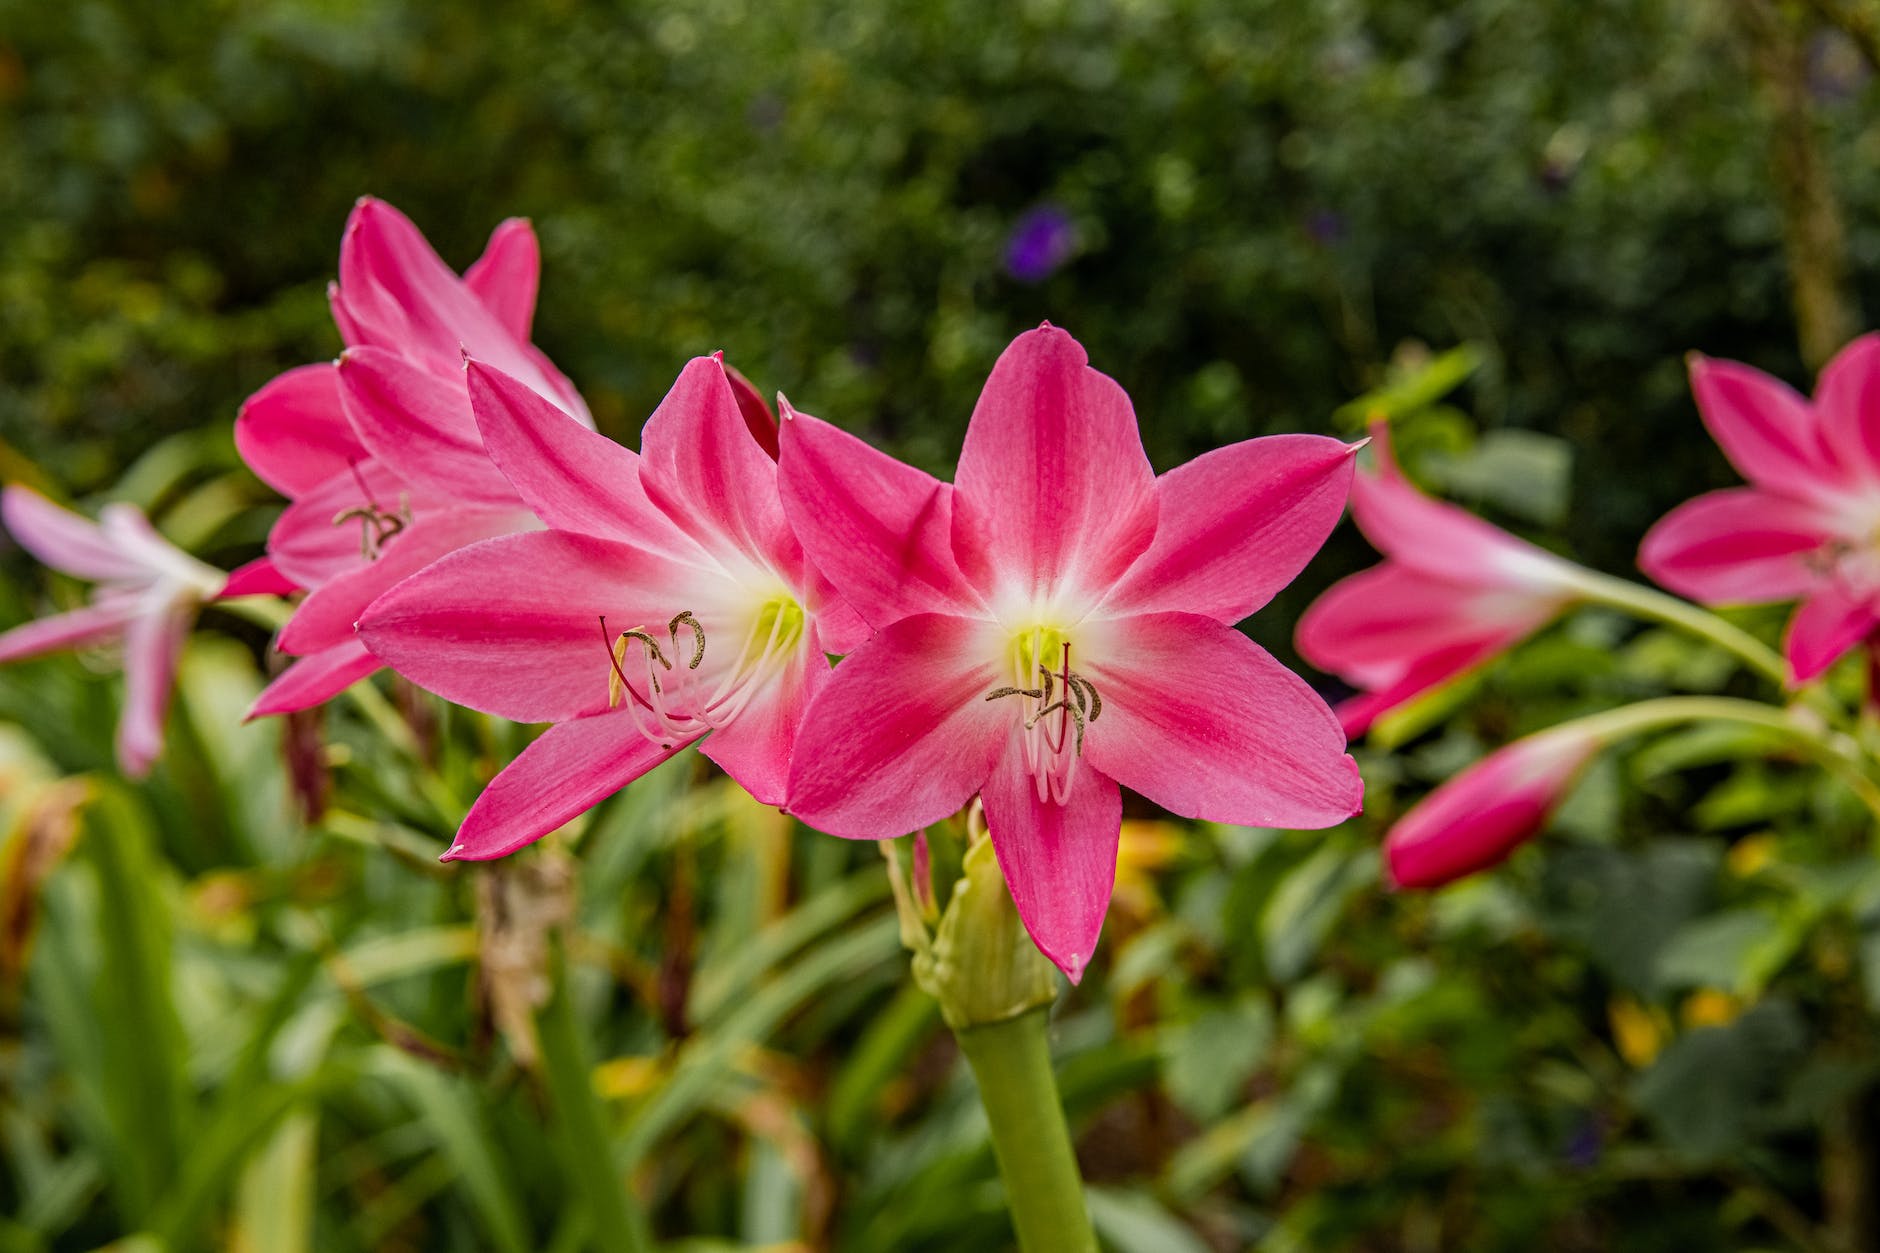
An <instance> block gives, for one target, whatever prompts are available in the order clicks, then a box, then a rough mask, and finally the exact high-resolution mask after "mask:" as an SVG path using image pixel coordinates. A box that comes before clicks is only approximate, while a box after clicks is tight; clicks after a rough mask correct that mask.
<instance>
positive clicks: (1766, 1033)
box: [1632, 1001, 1807, 1162]
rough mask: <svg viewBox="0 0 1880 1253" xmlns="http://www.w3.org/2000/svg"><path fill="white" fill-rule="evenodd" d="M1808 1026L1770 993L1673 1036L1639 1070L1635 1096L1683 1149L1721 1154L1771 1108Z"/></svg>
mask: <svg viewBox="0 0 1880 1253" xmlns="http://www.w3.org/2000/svg"><path fill="white" fill-rule="evenodd" d="M1806 1045H1807V1031H1806V1029H1805V1028H1804V1026H1803V1024H1802V1018H1801V1015H1800V1014H1799V1013H1797V1012H1796V1010H1795V1009H1794V1007H1792V1006H1791V1005H1789V1004H1788V1003H1787V1002H1783V1001H1765V1002H1764V1003H1762V1004H1761V1005H1758V1006H1756V1007H1755V1008H1754V1009H1752V1010H1750V1011H1749V1012H1748V1013H1746V1014H1744V1015H1743V1016H1742V1017H1741V1018H1739V1019H1737V1020H1736V1021H1735V1022H1733V1023H1731V1024H1729V1025H1728V1026H1723V1027H1704V1028H1701V1029H1699V1030H1697V1031H1693V1032H1691V1033H1690V1034H1688V1035H1686V1036H1683V1037H1682V1038H1680V1039H1678V1040H1677V1041H1675V1042H1674V1043H1673V1044H1672V1045H1671V1047H1669V1048H1667V1049H1666V1050H1665V1051H1664V1053H1663V1054H1662V1055H1660V1057H1659V1058H1658V1060H1657V1062H1656V1063H1655V1064H1653V1066H1652V1068H1651V1069H1650V1070H1648V1071H1646V1072H1645V1073H1644V1074H1642V1075H1640V1076H1639V1077H1638V1080H1637V1082H1636V1083H1635V1084H1634V1085H1633V1088H1632V1096H1633V1099H1634V1100H1635V1101H1636V1102H1637V1103H1638V1106H1639V1108H1640V1109H1641V1110H1642V1111H1643V1112H1644V1113H1645V1115H1646V1116H1647V1117H1648V1118H1650V1119H1651V1120H1652V1122H1653V1124H1654V1125H1656V1127H1657V1128H1658V1131H1659V1134H1661V1135H1662V1136H1664V1138H1665V1139H1666V1140H1667V1141H1668V1142H1669V1143H1670V1144H1671V1146H1672V1147H1673V1148H1674V1149H1676V1150H1677V1151H1678V1152H1679V1153H1681V1154H1683V1155H1684V1156H1686V1157H1688V1158H1691V1159H1693V1160H1696V1161H1702V1162H1715V1161H1720V1160H1722V1159H1724V1158H1726V1157H1728V1156H1729V1155H1730V1154H1732V1153H1734V1152H1736V1151H1737V1150H1738V1149H1740V1148H1742V1147H1743V1145H1744V1144H1745V1143H1747V1142H1748V1140H1749V1138H1750V1136H1751V1135H1752V1134H1754V1132H1755V1131H1756V1130H1757V1128H1758V1126H1759V1125H1760V1124H1761V1123H1762V1122H1763V1121H1764V1120H1765V1119H1766V1118H1767V1117H1768V1116H1769V1115H1770V1113H1771V1107H1772V1106H1773V1104H1774V1100H1773V1098H1774V1097H1775V1096H1776V1095H1777V1094H1778V1093H1779V1092H1780V1090H1781V1087H1782V1083H1783V1079H1784V1077H1785V1076H1786V1075H1787V1074H1788V1073H1789V1071H1790V1069H1791V1068H1792V1067H1793V1066H1794V1065H1795V1063H1796V1061H1797V1060H1798V1059H1799V1058H1800V1057H1801V1055H1802V1051H1803V1049H1804V1048H1805V1047H1806Z"/></svg>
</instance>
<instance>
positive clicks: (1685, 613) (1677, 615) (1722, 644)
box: [1580, 571, 1789, 685]
mask: <svg viewBox="0 0 1880 1253" xmlns="http://www.w3.org/2000/svg"><path fill="white" fill-rule="evenodd" d="M1580 583H1581V589H1580V590H1581V594H1582V596H1583V597H1584V599H1585V600H1586V601H1588V602H1589V603H1591V604H1595V605H1605V606H1607V607H1608V608H1611V609H1618V610H1621V611H1623V612H1625V613H1629V614H1632V615H1633V616H1635V617H1639V618H1646V619H1650V620H1651V621H1654V622H1662V623H1664V624H1665V625H1666V626H1672V627H1676V628H1678V629H1679V630H1680V631H1687V632H1689V633H1690V634H1692V635H1695V636H1697V637H1698V638H1700V639H1705V640H1709V641H1710V642H1711V643H1712V644H1715V645H1716V646H1717V647H1718V648H1721V649H1723V650H1724V651H1725V652H1728V653H1734V654H1735V655H1736V656H1737V657H1738V658H1740V659H1741V660H1742V661H1743V662H1744V663H1745V664H1747V665H1748V666H1749V667H1750V669H1752V670H1755V671H1756V672H1757V673H1759V674H1761V675H1763V676H1764V677H1765V678H1769V679H1773V680H1775V682H1776V683H1777V684H1778V685H1785V684H1787V683H1788V681H1789V667H1788V663H1787V662H1785V661H1783V660H1782V657H1781V655H1780V654H1778V653H1777V652H1776V651H1775V650H1774V649H1773V648H1770V647H1769V646H1768V645H1767V644H1765V643H1763V642H1762V641H1761V640H1759V639H1757V638H1756V637H1755V636H1753V635H1751V634H1750V633H1749V632H1748V631H1745V630H1743V629H1742V628H1740V627H1735V626H1731V625H1730V624H1729V623H1728V622H1725V621H1724V620H1723V619H1722V618H1719V617H1718V616H1717V615H1716V614H1714V613H1711V612H1710V611H1709V610H1707V609H1700V608H1698V607H1697V606H1696V605H1693V604H1691V603H1690V602H1689V601H1683V600H1679V599H1678V598H1677V597H1675V596H1667V595H1665V594H1664V593H1663V592H1660V591H1656V590H1654V589H1652V588H1649V587H1643V586H1641V585H1639V584H1637V583H1630V582H1627V581H1626V580H1625V579H1615V578H1612V577H1611V576H1609V575H1604V574H1593V573H1591V572H1590V571H1589V572H1586V573H1585V575H1584V577H1583V578H1582V579H1581V580H1580Z"/></svg>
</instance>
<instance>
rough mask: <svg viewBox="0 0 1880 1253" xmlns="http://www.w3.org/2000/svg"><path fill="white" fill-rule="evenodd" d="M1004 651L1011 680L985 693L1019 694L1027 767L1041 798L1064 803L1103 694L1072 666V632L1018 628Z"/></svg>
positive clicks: (999, 696) (1099, 713) (991, 697)
mask: <svg viewBox="0 0 1880 1253" xmlns="http://www.w3.org/2000/svg"><path fill="white" fill-rule="evenodd" d="M1005 653H1006V663H1007V665H1008V667H1009V669H1010V672H1011V675H1012V682H1011V684H1010V685H1009V686H1006V687H996V688H994V689H992V690H991V691H990V692H987V693H986V699H987V700H1004V699H1006V698H1008V697H1012V698H1016V699H1017V701H1018V704H1019V711H1020V715H1019V716H1020V718H1021V719H1022V722H1023V726H1024V731H1025V741H1024V753H1025V769H1027V770H1029V771H1030V772H1031V777H1032V782H1033V783H1034V784H1035V785H1036V787H1037V789H1038V799H1039V800H1040V801H1050V802H1052V803H1054V804H1058V805H1062V804H1063V803H1064V802H1065V801H1066V800H1067V799H1068V798H1069V797H1070V794H1071V779H1072V778H1073V777H1074V775H1075V774H1076V770H1077V759H1078V758H1080V757H1082V756H1083V753H1084V730H1085V728H1086V726H1087V725H1088V724H1090V723H1092V722H1095V721H1096V720H1097V719H1098V718H1099V717H1100V716H1102V714H1103V699H1102V698H1101V697H1099V696H1098V695H1097V687H1096V684H1094V683H1092V682H1091V681H1090V680H1089V679H1087V678H1085V677H1084V676H1083V675H1081V674H1079V673H1077V672H1076V671H1075V670H1073V669H1071V641H1070V637H1069V636H1068V635H1067V634H1066V633H1065V632H1064V631H1063V630H1061V629H1059V628H1057V627H1047V626H1036V627H1033V628H1031V629H1030V630H1029V631H1020V632H1018V633H1017V634H1016V635H1014V636H1012V639H1011V642H1010V643H1009V644H1007V645H1006V650H1005Z"/></svg>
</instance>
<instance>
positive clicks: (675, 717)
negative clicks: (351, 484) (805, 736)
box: [359, 357, 865, 859]
mask: <svg viewBox="0 0 1880 1253" xmlns="http://www.w3.org/2000/svg"><path fill="white" fill-rule="evenodd" d="M468 378H469V395H470V397H471V402H472V405H473V408H474V411H475V414H476V420H477V422H478V424H479V427H480V430H481V433H482V439H483V444H484V447H485V448H486V449H487V452H488V455H489V457H490V458H492V459H493V461H494V463H495V465H496V466H499V467H501V473H502V475H504V476H506V477H507V481H508V482H509V483H510V484H512V485H513V489H514V491H515V492H516V493H517V494H518V495H519V497H520V499H522V500H523V501H525V502H527V505H528V507H529V508H530V509H532V510H533V512H534V513H535V514H536V515H537V516H539V517H540V518H541V520H542V521H543V522H544V523H546V524H547V526H548V528H549V529H547V530H542V531H535V532H532V533H527V534H518V535H508V536H504V537H501V538H497V539H491V540H489V541H487V542H485V543H480V544H475V545H472V546H470V547H466V548H463V549H461V550H459V551H457V552H454V553H452V554H450V555H449V556H447V557H444V558H443V559H442V560H439V561H437V562H436V563H435V564H432V565H430V566H429V567H428V568H426V569H425V570H423V571H422V572H420V573H418V574H416V575H414V576H413V577H411V578H408V579H406V580H404V581H403V582H401V583H399V584H398V585H397V586H396V587H394V588H393V589H391V590H390V591H389V592H387V593H386V594H385V595H383V596H381V597H380V598H379V599H378V600H376V601H375V602H374V603H373V604H372V605H371V606H370V607H369V608H368V609H367V610H366V612H365V614H364V615H363V617H362V618H361V619H360V622H359V635H360V638H361V639H362V640H363V641H364V643H365V645H366V646H367V647H368V648H370V649H371V650H372V652H373V653H374V654H375V655H376V656H377V657H378V658H379V659H380V660H382V661H384V662H385V663H386V664H388V665H390V666H391V667H392V668H393V669H394V670H396V671H398V672H399V673H400V674H402V675H404V676H405V677H406V678H408V679H410V680H412V681H413V682H415V683H417V684H418V685H419V686H421V687H425V688H428V689H429V690H431V691H433V692H436V693H437V694H438V695H440V696H443V697H445V698H446V699H448V700H452V701H455V702H457V703H458V704H461V705H467V706H469V707H470V708H473V709H480V710H483V711H485V712H488V713H493V714H496V715H498V716H500V717H504V718H511V719H514V720H515V721H518V722H552V723H554V724H555V725H554V726H553V727H551V728H549V730H548V731H546V732H545V733H544V734H543V735H542V736H541V737H540V738H539V739H537V740H536V741H535V743H534V744H532V745H530V746H529V748H528V749H527V750H525V751H524V752H523V753H522V755H521V756H519V757H518V758H517V759H516V760H515V761H514V762H512V763H511V764H510V765H509V767H508V768H507V769H505V770H504V771H503V772H502V773H501V774H499V775H498V776H497V777H496V779H495V780H494V781H492V782H491V784H490V786H489V787H488V788H487V789H486V790H485V791H484V792H483V794H482V796H480V797H479V798H478V799H477V801H476V803H475V805H473V806H472V808H471V810H470V813H469V815H468V816H467V817H466V818H465V820H464V823H463V827H462V829H461V830H460V831H459V832H458V835H457V839H456V841H455V842H454V843H453V844H452V845H451V848H450V850H449V851H448V852H447V853H446V854H445V856H446V859H451V858H469V859H483V858H491V857H500V856H503V855H504V854H507V853H510V852H513V851H514V850H516V849H517V848H520V847H521V846H523V845H524V844H527V843H529V842H531V841H533V840H535V839H538V838H540V837H541V836H543V835H545V834H546V833H548V832H549V831H552V830H554V829H555V828H556V827H559V826H561V825H562V824H563V823H565V822H567V821H569V820H570V819H572V818H574V817H575V816H576V815H578V814H580V813H581V812H582V811H584V810H586V809H588V808H589V807H591V806H593V805H594V804H596V803H598V802H599V801H601V800H602V799H604V798H605V797H607V796H609V795H611V794H612V793H613V792H615V791H617V790H619V789H620V788H621V787H623V786H624V785H626V784H627V783H629V782H631V781H632V780H633V779H636V778H638V777H639V776H640V775H642V774H644V773H645V772H646V771H648V770H650V769H652V768H653V767H654V766H655V765H658V764H659V763H660V762H662V761H664V760H666V759H667V758H668V757H670V756H672V755H673V754H674V753H677V752H678V751H680V750H681V749H683V748H684V747H686V746H687V745H688V744H692V743H699V744H700V747H701V750H702V751H703V752H704V753H705V754H706V755H707V756H708V757H710V758H711V759H712V760H713V761H715V762H717V763H718V764H719V765H720V766H722V767H723V768H724V769H725V771H726V772H727V773H729V774H730V775H731V776H732V777H733V778H734V779H736V780H737V781H738V782H739V783H740V784H742V785H743V786H744V787H745V788H746V789H747V790H748V791H750V793H751V794H752V795H753V796H755V797H757V798H758V799H759V800H761V801H764V802H765V803H767V804H778V803H781V802H782V800H783V797H784V787H785V783H786V781H787V778H788V772H789V767H790V758H791V751H792V746H793V744H794V742H795V739H796V734H797V729H798V726H799V725H800V723H801V722H802V718H803V711H804V708H805V707H806V706H807V705H808V703H809V700H810V698H811V697H812V696H813V695H815V693H816V692H817V691H818V690H819V689H820V688H821V686H822V685H823V684H824V683H825V682H826V681H827V679H828V676H829V663H828V660H827V658H826V657H825V656H824V653H825V651H836V652H839V651H843V650H845V649H847V648H849V647H852V646H853V644H854V643H855V642H856V639H857V638H858V632H865V628H864V627H863V626H862V624H861V623H860V622H859V620H857V619H856V618H855V617H854V615H853V613H852V612H850V611H848V610H847V609H846V607H845V606H844V605H842V603H841V602H840V601H839V600H837V599H835V598H834V596H833V594H832V593H831V591H830V589H829V588H828V586H827V584H826V583H825V582H824V581H823V580H822V579H821V578H820V576H818V575H817V574H816V572H815V571H814V570H813V569H811V568H810V566H809V564H808V562H807V561H806V560H805V558H804V555H803V549H802V546H801V545H800V544H799V543H798V541H797V539H796V537H795V535H794V534H793V533H792V532H791V530H790V527H789V526H788V524H787V523H786V522H785V520H784V515H783V505H782V502H781V501H780V500H779V499H778V495H777V465H776V462H774V461H773V460H771V458H770V456H769V455H768V454H767V453H766V451H765V450H764V448H763V447H761V446H760V444H759V442H758V438H754V435H756V436H760V437H761V431H759V430H758V429H757V428H758V427H760V426H761V425H762V424H761V423H757V422H756V420H755V417H754V416H753V417H751V418H749V419H747V415H746V413H745V412H743V411H741V407H740V404H739V397H738V394H737V392H736V391H735V389H734V387H733V384H732V382H731V380H730V379H729V378H728V377H727V374H726V370H725V368H724V365H723V362H722V361H720V360H719V359H718V358H717V357H700V358H698V359H696V360H694V361H692V362H691V363H690V364H689V365H687V366H686V368H685V370H684V372H683V373H682V374H681V375H680V376H679V380H678V382H677V383H676V384H675V385H674V386H673V389H672V391H671V392H670V393H669V394H668V395H667V397H666V399H665V401H664V402H663V403H661V405H660V406H659V408H658V410H657V411H656V412H655V413H654V414H653V416H652V417H651V418H650V419H649V420H648V421H647V424H646V429H645V432H644V434H643V437H642V449H643V452H642V453H641V454H635V453H634V452H632V451H630V450H628V449H626V448H623V447H621V446H620V445H618V444H616V443H614V442H613V441H612V440H609V439H607V438H605V437H604V436H601V435H597V434H595V433H594V432H592V431H589V430H587V429H586V428H585V427H583V426H581V425H580V424H579V423H575V422H571V421H569V420H568V418H567V415H566V414H564V413H562V412H561V411H560V410H559V409H557V408H556V407H555V406H554V405H552V404H550V403H549V402H548V401H546V400H544V399H543V398H542V397H541V396H540V395H539V394H538V393H537V392H536V391H535V390H534V389H533V388H532V387H530V386H528V385H527V384H526V383H524V382H522V381H519V380H517V379H515V378H513V377H512V376H510V375H508V374H505V373H504V372H502V371H501V370H499V369H496V368H494V367H492V366H486V365H484V364H483V363H481V362H480V361H474V360H473V361H472V362H470V363H469V366H468ZM384 434H385V437H386V439H387V440H388V441H390V440H391V439H393V438H394V436H393V435H392V433H391V432H389V431H387V432H384ZM415 438H418V439H419V440H420V441H428V440H429V438H430V437H429V435H428V434H426V435H423V436H418V437H415Z"/></svg>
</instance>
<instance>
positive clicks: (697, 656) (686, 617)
mask: <svg viewBox="0 0 1880 1253" xmlns="http://www.w3.org/2000/svg"><path fill="white" fill-rule="evenodd" d="M681 624H684V625H685V626H689V627H691V628H692V638H693V641H694V643H695V645H696V649H695V651H694V652H693V654H692V661H691V664H689V665H687V666H686V669H687V670H696V669H698V667H699V663H700V662H702V661H704V660H705V628H704V627H703V626H702V625H700V623H699V620H698V619H697V618H694V617H693V616H692V611H691V610H690V609H687V610H684V611H682V612H680V613H678V614H675V615H674V616H673V619H672V621H671V622H668V623H667V624H666V632H667V634H669V635H670V636H671V637H672V655H673V656H674V657H677V656H678V655H679V627H680V625H681Z"/></svg>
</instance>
